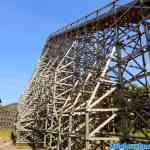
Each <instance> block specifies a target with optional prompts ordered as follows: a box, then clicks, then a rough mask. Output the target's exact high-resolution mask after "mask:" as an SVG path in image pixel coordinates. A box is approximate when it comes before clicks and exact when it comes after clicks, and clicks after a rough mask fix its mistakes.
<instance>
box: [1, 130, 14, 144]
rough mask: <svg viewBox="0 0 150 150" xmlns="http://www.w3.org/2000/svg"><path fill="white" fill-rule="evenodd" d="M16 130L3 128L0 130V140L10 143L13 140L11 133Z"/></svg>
mask: <svg viewBox="0 0 150 150" xmlns="http://www.w3.org/2000/svg"><path fill="white" fill-rule="evenodd" d="M13 130H14V129H11V128H3V129H0V139H2V140H6V141H10V140H11V132H12V131H13Z"/></svg>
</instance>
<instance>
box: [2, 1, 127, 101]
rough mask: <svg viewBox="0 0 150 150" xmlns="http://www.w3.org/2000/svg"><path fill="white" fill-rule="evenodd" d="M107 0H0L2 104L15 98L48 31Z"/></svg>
mask: <svg viewBox="0 0 150 150" xmlns="http://www.w3.org/2000/svg"><path fill="white" fill-rule="evenodd" d="M122 1H123V2H124V0H122ZM126 1H127V0H126ZM109 2H111V0H0V19H1V21H0V41H1V42H0V97H1V99H2V100H3V103H4V104H8V103H12V102H17V101H18V98H19V96H20V95H21V93H22V91H23V89H24V87H25V86H26V84H27V82H28V80H29V79H30V78H31V75H32V72H33V70H34V68H35V65H36V62H37V60H38V58H39V56H40V54H41V52H42V48H43V46H44V43H45V41H46V39H47V37H48V35H49V34H50V33H51V32H53V31H55V30H57V29H58V28H61V27H63V26H64V25H66V24H68V23H71V22H72V21H74V20H76V19H78V18H79V17H81V16H84V15H86V14H87V13H89V12H91V11H93V10H95V9H97V8H100V7H101V6H104V5H105V4H108V3H109Z"/></svg>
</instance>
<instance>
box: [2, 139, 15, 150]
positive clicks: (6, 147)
mask: <svg viewBox="0 0 150 150" xmlns="http://www.w3.org/2000/svg"><path fill="white" fill-rule="evenodd" d="M0 150H16V148H15V146H14V145H13V144H12V142H6V141H3V140H0Z"/></svg>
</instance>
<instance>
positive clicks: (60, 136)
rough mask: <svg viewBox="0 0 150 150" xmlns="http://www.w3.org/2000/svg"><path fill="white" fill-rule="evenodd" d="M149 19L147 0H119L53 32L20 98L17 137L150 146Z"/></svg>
mask: <svg viewBox="0 0 150 150" xmlns="http://www.w3.org/2000/svg"><path fill="white" fill-rule="evenodd" d="M149 19H150V1H149V0H134V1H132V2H130V3H128V4H125V5H119V0H116V1H113V2H112V3H110V4H108V5H107V6H105V7H103V8H101V9H98V10H96V11H94V12H92V13H90V14H89V15H87V16H85V17H82V18H81V19H79V20H77V21H76V22H73V23H72V24H70V25H68V26H65V27H64V28H62V29H60V30H58V31H57V32H55V33H53V34H51V35H50V36H49V37H48V40H47V42H46V45H45V47H44V49H43V52H42V54H41V57H40V59H39V62H38V64H37V67H36V69H35V71H34V73H33V75H32V79H31V80H30V82H29V84H28V86H27V88H26V90H25V91H24V93H23V94H22V96H21V98H20V106H19V115H18V121H17V124H16V126H17V137H18V139H17V142H18V143H28V144H31V145H32V146H33V147H34V148H35V149H36V148H37V147H40V146H41V147H43V148H44V149H47V150H96V148H98V147H99V148H101V149H105V148H106V147H107V146H108V145H109V144H111V143H118V142H119V143H123V142H126V143H139V142H141V143H150V85H149V83H150V20H149ZM37 150H38V148H37Z"/></svg>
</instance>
